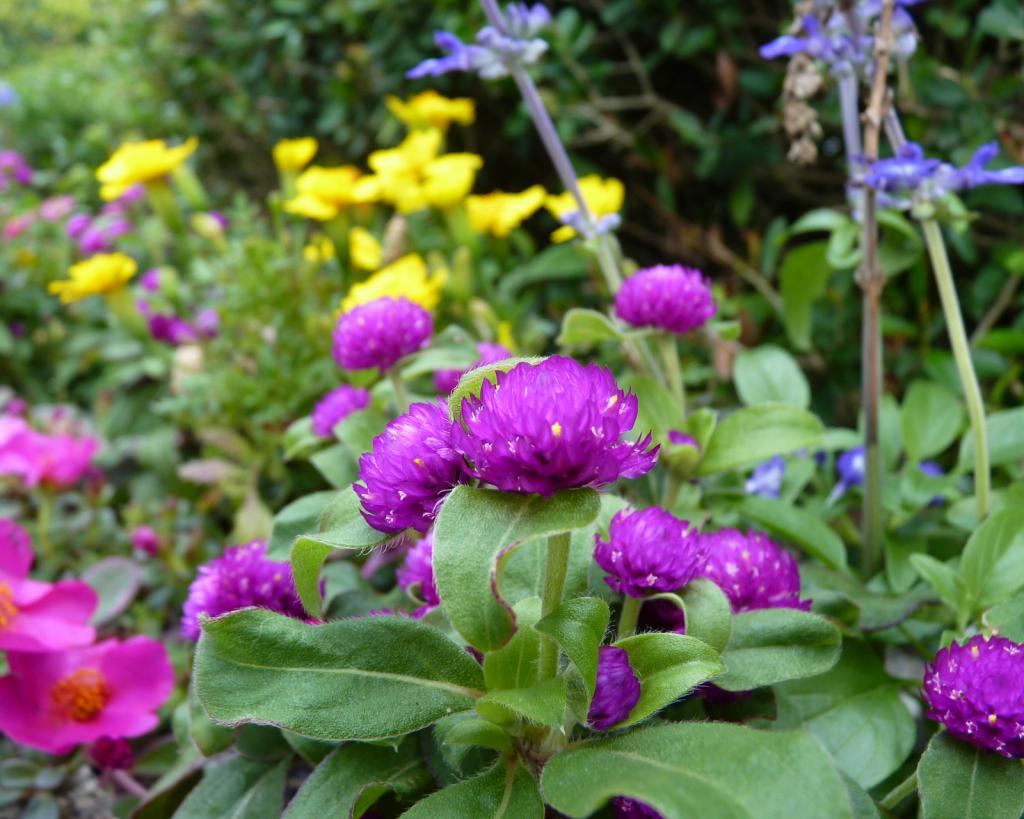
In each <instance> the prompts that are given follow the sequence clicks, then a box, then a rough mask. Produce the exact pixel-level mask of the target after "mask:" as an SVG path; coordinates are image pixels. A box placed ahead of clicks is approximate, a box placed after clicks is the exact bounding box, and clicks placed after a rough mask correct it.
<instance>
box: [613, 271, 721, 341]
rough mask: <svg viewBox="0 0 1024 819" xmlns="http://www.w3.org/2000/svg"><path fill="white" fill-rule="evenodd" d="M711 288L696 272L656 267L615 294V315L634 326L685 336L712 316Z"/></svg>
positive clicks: (623, 286)
mask: <svg viewBox="0 0 1024 819" xmlns="http://www.w3.org/2000/svg"><path fill="white" fill-rule="evenodd" d="M715 310H716V307H715V300H714V298H713V297H712V295H711V286H710V285H709V284H708V282H707V281H706V280H705V279H704V276H703V274H701V272H700V271H699V270H694V269H693V268H692V267H683V266H682V265H678V264H675V265H657V266H656V267H648V268H645V269H643V270H638V271H637V272H636V273H634V274H633V275H632V276H630V277H629V278H628V279H626V280H625V281H624V282H623V283H622V287H620V288H619V292H618V293H616V294H615V314H616V315H617V316H618V317H619V318H620V319H622V320H623V321H625V322H628V323H629V324H632V325H633V326H634V327H657V328H659V329H662V330H668V331H669V332H671V333H676V334H678V335H685V334H686V333H689V332H690V331H692V330H696V329H697V328H698V327H701V326H703V325H704V324H705V323H706V322H707V321H708V320H709V319H710V318H711V317H712V316H714V315H715Z"/></svg>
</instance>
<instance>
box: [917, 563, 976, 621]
mask: <svg viewBox="0 0 1024 819" xmlns="http://www.w3.org/2000/svg"><path fill="white" fill-rule="evenodd" d="M910 565H911V566H913V567H914V571H916V572H917V573H918V574H919V575H921V577H923V578H924V580H925V581H926V582H927V583H928V585H929V586H931V587H932V588H933V589H935V591H936V593H937V594H938V595H939V598H940V599H941V600H942V602H943V603H945V604H946V605H947V606H949V607H950V608H951V609H954V610H956V611H959V610H960V609H961V608H962V607H963V605H964V602H965V593H964V587H963V581H962V580H961V579H960V577H959V575H957V573H956V569H954V568H952V567H951V566H948V565H946V564H945V563H943V562H942V561H941V560H936V559H935V558H934V557H932V556H931V555H926V554H920V553H918V554H912V555H911V556H910Z"/></svg>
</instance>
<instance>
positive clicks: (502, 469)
mask: <svg viewBox="0 0 1024 819" xmlns="http://www.w3.org/2000/svg"><path fill="white" fill-rule="evenodd" d="M636 417H637V399H636V396H635V395H632V394H631V393H627V392H623V391H622V390H621V389H619V386H618V384H616V383H615V378H614V377H613V376H612V374H611V372H610V371H609V370H606V369H604V368H602V367H599V366H597V365H596V364H588V365H587V366H584V365H582V364H580V363H579V362H577V361H574V360H573V359H571V358H565V357H563V356H552V357H551V358H547V359H545V360H544V361H541V362H540V363H538V364H530V363H529V362H523V363H520V364H517V365H516V366H515V367H513V368H512V369H511V370H508V371H507V372H498V373H496V374H495V381H494V382H491V381H490V380H485V381H484V382H483V384H482V386H481V391H480V395H479V396H467V397H466V398H464V399H463V401H462V423H460V424H456V425H455V427H454V429H453V431H452V442H453V444H454V446H455V448H456V449H457V450H458V451H459V452H460V453H461V454H463V455H464V456H465V457H466V459H467V460H468V461H469V464H470V467H469V474H471V475H472V476H473V477H475V478H479V479H480V480H482V481H484V482H486V483H490V484H493V485H494V486H496V487H497V488H498V489H501V490H502V491H504V492H524V493H529V492H536V493H537V494H540V495H544V496H550V495H553V494H554V493H555V492H558V491H559V490H562V489H572V488H576V487H581V486H592V487H599V486H605V485H607V484H610V483H614V482H615V481H617V480H618V479H619V478H637V477H639V476H640V475H644V474H646V473H647V472H649V471H650V470H651V469H652V468H653V467H654V464H655V462H656V461H657V455H658V448H657V447H654V448H653V449H648V447H650V445H651V436H650V435H649V434H648V435H647V436H646V437H644V438H642V439H639V440H636V441H624V440H622V438H623V436H624V435H625V434H626V433H628V432H629V431H630V430H631V429H632V428H633V424H634V423H635V422H636Z"/></svg>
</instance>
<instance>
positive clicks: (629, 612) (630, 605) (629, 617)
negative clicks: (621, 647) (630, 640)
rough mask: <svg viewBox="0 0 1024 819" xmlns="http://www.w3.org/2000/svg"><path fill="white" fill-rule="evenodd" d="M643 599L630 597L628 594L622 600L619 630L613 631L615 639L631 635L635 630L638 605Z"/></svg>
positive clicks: (638, 613) (637, 618)
mask: <svg viewBox="0 0 1024 819" xmlns="http://www.w3.org/2000/svg"><path fill="white" fill-rule="evenodd" d="M643 602H644V601H643V600H641V599H640V598H638V597H630V596H629V595H628V594H627V595H626V596H625V597H624V598H623V600H622V610H621V611H620V612H619V630H618V631H617V632H615V639H616V640H623V639H625V638H626V637H632V636H633V633H634V632H635V631H636V622H637V620H639V619H640V607H641V606H642V605H643Z"/></svg>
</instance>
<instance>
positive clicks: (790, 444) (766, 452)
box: [698, 404, 823, 475]
mask: <svg viewBox="0 0 1024 819" xmlns="http://www.w3.org/2000/svg"><path fill="white" fill-rule="evenodd" d="M822 431H823V430H822V426H821V421H819V420H818V419H817V418H816V417H815V416H814V415H812V414H811V413H809V412H808V411H807V410H805V409H801V408H800V407H794V406H790V405H789V404H758V405H757V406H754V407H745V408H744V409H740V410H737V411H736V412H734V413H733V414H732V415H730V416H729V417H728V418H725V419H724V420H721V421H719V422H718V426H716V427H715V431H714V432H713V433H712V434H711V440H710V441H709V442H708V445H707V449H706V451H705V452H704V459H703V460H702V461H701V464H700V467H699V470H698V471H699V473H700V474H701V475H714V474H716V473H718V472H726V471H728V470H730V469H744V468H747V467H751V466H755V465H757V464H759V463H761V461H764V460H767V459H768V458H771V457H772V456H773V455H785V454H786V453H788V452H795V451H796V450H798V449H805V448H813V447H817V446H819V445H820V444H821V436H822Z"/></svg>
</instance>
